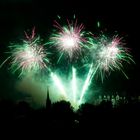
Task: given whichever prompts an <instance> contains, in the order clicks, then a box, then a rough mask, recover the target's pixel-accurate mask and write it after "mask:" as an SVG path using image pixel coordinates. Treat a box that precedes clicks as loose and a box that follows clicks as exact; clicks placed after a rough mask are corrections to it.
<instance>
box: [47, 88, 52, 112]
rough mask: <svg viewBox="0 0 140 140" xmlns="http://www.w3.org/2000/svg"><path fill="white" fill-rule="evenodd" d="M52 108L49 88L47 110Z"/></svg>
mask: <svg viewBox="0 0 140 140" xmlns="http://www.w3.org/2000/svg"><path fill="white" fill-rule="evenodd" d="M50 108H51V100H50V95H49V88H47V99H46V109H47V110H50Z"/></svg>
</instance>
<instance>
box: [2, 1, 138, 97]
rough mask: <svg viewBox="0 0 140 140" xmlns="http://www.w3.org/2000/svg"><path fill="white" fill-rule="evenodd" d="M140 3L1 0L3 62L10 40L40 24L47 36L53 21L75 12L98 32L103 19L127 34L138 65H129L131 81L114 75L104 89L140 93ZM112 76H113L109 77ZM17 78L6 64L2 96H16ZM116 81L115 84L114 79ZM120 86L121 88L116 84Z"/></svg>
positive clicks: (38, 28)
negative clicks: (98, 26) (58, 16)
mask: <svg viewBox="0 0 140 140" xmlns="http://www.w3.org/2000/svg"><path fill="white" fill-rule="evenodd" d="M138 6H139V4H138V3H136V2H135V1H133V2H129V1H127V2H123V1H122V0H121V1H117V0H116V1H112V2H107V1H106V2H103V1H101V0H98V1H93V0H91V1H89V0H81V1H76V0H75V1H74V0H72V1H71V0H65V1H57V2H56V1H54V0H52V1H48V2H47V1H46V2H45V1H41V0H36V1H33V0H20V2H19V1H18V0H3V1H0V63H1V62H2V61H4V59H5V58H6V57H7V56H6V55H5V54H3V53H4V52H5V51H7V46H8V45H9V43H10V42H13V41H15V40H20V39H21V38H22V37H23V32H24V31H26V30H28V29H31V28H32V27H33V26H35V27H36V31H37V33H38V34H40V35H41V37H43V38H44V37H45V36H47V35H48V34H49V33H50V32H51V29H52V27H53V25H52V24H53V20H54V19H55V18H56V17H57V15H60V16H62V17H64V18H72V17H73V15H74V14H75V15H76V17H77V18H78V20H79V22H82V23H84V25H85V27H86V29H88V30H91V31H92V32H94V31H98V30H97V28H96V23H97V21H100V22H101V28H102V29H107V31H108V33H110V34H113V32H114V31H118V33H119V34H120V35H121V36H124V39H125V42H126V47H129V48H131V49H132V50H131V52H132V55H133V56H134V60H135V62H136V65H134V64H132V65H129V66H127V67H126V68H125V70H126V72H127V74H128V76H129V77H130V79H129V80H126V79H125V78H122V77H123V76H121V74H120V73H119V74H118V73H117V74H112V75H111V79H112V80H106V82H105V84H104V85H103V88H104V89H105V90H106V91H107V90H108V89H109V90H111V89H118V87H119V88H120V90H122V91H124V90H125V91H127V92H128V94H131V95H132V94H140V93H139V91H140V86H139V85H138V83H139V78H140V76H139V65H140V63H139V60H140V55H139V51H140V49H139V48H140V46H139V29H140V26H139V25H140V23H139V20H140V19H139V18H140V15H139V13H140V10H139V7H138ZM108 79H110V78H108ZM15 81H16V79H15V78H14V76H13V75H11V74H10V73H9V71H8V70H6V66H5V67H4V68H2V69H1V70H0V98H3V97H5V98H6V97H7V98H8V97H12V96H14V95H13V94H16V97H17V93H12V92H13V90H14V89H13V86H14V84H13V83H14V82H15ZM112 81H113V82H114V81H115V82H116V83H115V84H113V85H112V84H111V86H110V83H111V82H112ZM116 86H117V87H116Z"/></svg>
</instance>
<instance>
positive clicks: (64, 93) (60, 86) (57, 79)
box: [51, 72, 67, 99]
mask: <svg viewBox="0 0 140 140" xmlns="http://www.w3.org/2000/svg"><path fill="white" fill-rule="evenodd" d="M51 77H52V79H53V81H54V83H55V84H56V86H57V88H58V89H59V90H60V92H61V94H62V96H63V97H64V99H66V98H67V95H66V92H65V90H64V87H63V84H62V83H61V81H60V79H59V78H58V77H57V75H55V74H54V73H52V72H51Z"/></svg>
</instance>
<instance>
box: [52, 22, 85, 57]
mask: <svg viewBox="0 0 140 140" xmlns="http://www.w3.org/2000/svg"><path fill="white" fill-rule="evenodd" d="M54 26H55V27H56V28H57V30H58V33H55V34H52V37H51V43H52V44H53V45H54V46H56V47H57V48H58V50H59V51H60V53H61V55H60V58H61V56H62V55H63V54H64V53H66V54H68V55H69V57H70V58H72V57H73V55H74V54H76V55H78V54H79V53H80V51H81V46H83V43H84V42H85V38H84V32H83V28H84V26H83V24H80V25H77V20H76V22H75V23H71V24H70V22H69V21H68V25H66V26H64V27H62V26H61V25H60V24H59V23H57V22H55V25H54Z"/></svg>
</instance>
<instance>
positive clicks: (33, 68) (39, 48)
mask: <svg viewBox="0 0 140 140" xmlns="http://www.w3.org/2000/svg"><path fill="white" fill-rule="evenodd" d="M33 34H34V32H33ZM26 38H27V40H24V41H23V43H22V44H15V45H12V46H9V47H10V49H11V53H12V55H11V58H12V61H11V69H12V71H13V72H16V71H17V70H20V75H23V74H27V73H30V72H32V73H36V72H38V71H39V70H42V69H44V68H46V67H47V65H46V64H47V63H48V62H49V60H48V59H47V57H46V56H47V53H46V51H45V49H44V47H43V45H40V38H39V37H37V38H35V37H34V35H32V36H31V37H30V38H29V36H27V34H26Z"/></svg>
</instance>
